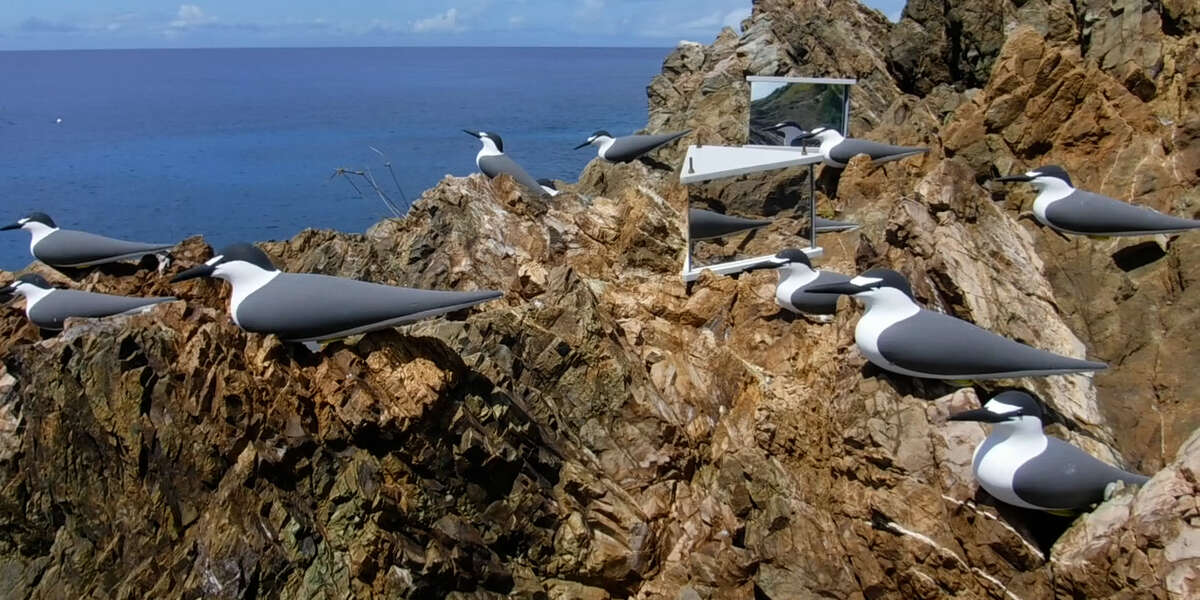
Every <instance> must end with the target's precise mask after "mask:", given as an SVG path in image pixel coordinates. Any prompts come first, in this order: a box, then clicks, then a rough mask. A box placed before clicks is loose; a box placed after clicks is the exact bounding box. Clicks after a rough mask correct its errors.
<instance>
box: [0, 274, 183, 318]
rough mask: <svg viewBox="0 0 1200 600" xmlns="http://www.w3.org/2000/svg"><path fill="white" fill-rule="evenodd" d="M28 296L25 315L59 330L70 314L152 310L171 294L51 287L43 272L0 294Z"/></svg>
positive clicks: (21, 279) (89, 315)
mask: <svg viewBox="0 0 1200 600" xmlns="http://www.w3.org/2000/svg"><path fill="white" fill-rule="evenodd" d="M8 296H21V297H23V298H24V299H25V316H27V317H29V320H30V321H31V322H32V323H33V324H34V325H37V326H38V327H41V328H42V329H49V330H53V331H58V330H60V329H62V328H63V322H64V321H66V320H67V319H68V318H70V317H85V318H98V317H107V316H111V315H120V314H133V313H138V312H142V311H144V310H149V308H150V307H152V306H154V305H155V304H161V303H163V302H171V301H173V300H175V298H171V297H146V298H138V297H132V296H114V295H112V294H98V293H96V292H84V291H81V290H64V289H60V288H55V287H52V286H51V285H50V284H49V283H48V282H47V281H46V280H45V279H44V278H42V276H41V275H37V274H34V273H29V274H25V275H21V276H20V277H17V278H16V280H14V281H13V282H12V283H11V284H9V285H8V286H6V287H4V288H0V297H8Z"/></svg>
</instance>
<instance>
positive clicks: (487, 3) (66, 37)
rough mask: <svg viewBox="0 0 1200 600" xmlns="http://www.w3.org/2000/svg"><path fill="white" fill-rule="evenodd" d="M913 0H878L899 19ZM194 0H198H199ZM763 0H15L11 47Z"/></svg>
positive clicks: (519, 36) (628, 12)
mask: <svg viewBox="0 0 1200 600" xmlns="http://www.w3.org/2000/svg"><path fill="white" fill-rule="evenodd" d="M904 1H905V0H866V3H867V4H868V5H870V6H873V7H875V8H877V9H879V10H880V11H881V12H883V13H884V14H885V15H886V16H888V17H889V18H891V19H892V20H893V21H894V20H897V19H898V18H899V15H900V11H901V9H903V7H904ZM193 2H194V3H193ZM750 2H751V0H425V1H423V2H401V1H396V0H390V1H389V0H373V1H367V0H339V1H337V2H330V1H329V0H190V1H188V2H184V3H180V2H178V1H177V0H175V1H171V0H158V1H156V0H97V1H95V2H79V1H78V0H3V3H2V4H3V5H4V9H3V10H2V11H0V50H60V49H81V48H206V47H260V46H267V47H279V46H655V47H656V46H664V47H665V46H674V45H675V44H676V43H678V42H679V41H680V40H693V41H698V42H704V43H708V42H711V41H712V39H713V38H714V37H715V36H716V35H717V33H719V32H720V31H721V28H722V27H724V26H730V27H733V28H735V29H736V28H737V26H738V23H740V22H741V20H742V19H744V18H745V17H747V16H749V14H750Z"/></svg>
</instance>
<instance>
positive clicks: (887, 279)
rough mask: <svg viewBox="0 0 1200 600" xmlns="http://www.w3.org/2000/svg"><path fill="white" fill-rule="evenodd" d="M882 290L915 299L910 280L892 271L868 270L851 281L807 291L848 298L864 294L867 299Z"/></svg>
mask: <svg viewBox="0 0 1200 600" xmlns="http://www.w3.org/2000/svg"><path fill="white" fill-rule="evenodd" d="M882 289H896V290H900V292H901V293H903V294H904V295H905V296H908V297H909V298H912V297H913V294H912V286H910V285H909V284H908V279H905V277H904V276H903V275H901V274H900V273H898V272H896V271H893V270H891V269H867V270H866V271H864V272H863V274H862V275H859V276H858V277H855V278H854V279H851V280H850V281H846V282H843V283H829V284H825V285H815V286H812V287H810V288H808V290H807V291H809V292H813V293H817V294H845V295H848V296H858V295H860V294H864V295H867V297H874V296H873V294H874V292H876V290H882Z"/></svg>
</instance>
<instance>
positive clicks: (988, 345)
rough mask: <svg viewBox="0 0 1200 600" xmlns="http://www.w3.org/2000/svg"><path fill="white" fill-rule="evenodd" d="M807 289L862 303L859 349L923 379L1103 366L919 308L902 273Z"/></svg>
mask: <svg viewBox="0 0 1200 600" xmlns="http://www.w3.org/2000/svg"><path fill="white" fill-rule="evenodd" d="M807 289H808V292H809V293H814V294H845V295H850V296H853V297H855V298H858V299H860V300H862V301H863V303H864V304H866V312H865V313H863V316H862V318H860V319H859V320H858V325H857V326H855V328H854V341H855V343H856V344H857V345H858V349H859V351H861V352H862V353H863V355H864V356H866V357H867V360H869V361H871V362H872V363H873V364H875V365H876V366H878V367H880V368H882V369H886V370H888V371H891V372H893V373H899V374H901V375H909V376H912V377H922V378H926V379H949V380H977V379H1004V378H1009V377H1030V376H1040V375H1063V374H1068V373H1082V372H1087V371H1098V370H1101V369H1105V368H1107V367H1108V365H1106V364H1104V363H1101V362H1092V361H1088V360H1081V359H1077V358H1070V357H1066V356H1059V355H1057V354H1054V353H1051V352H1047V351H1045V350H1038V349H1037V348H1032V347H1030V346H1026V345H1025V344H1022V343H1019V342H1015V341H1013V340H1010V339H1008V338H1004V337H1001V336H999V335H996V334H994V333H992V332H990V331H987V330H985V329H981V328H979V327H977V326H975V325H972V324H971V323H967V322H966V321H963V320H960V319H958V318H955V317H952V316H950V315H946V314H942V313H939V312H934V311H931V310H926V309H924V308H921V306H920V305H918V304H917V302H916V300H914V299H913V296H912V288H911V287H910V286H909V284H908V280H907V279H905V278H904V276H903V275H901V274H900V273H897V272H896V271H892V270H890V269H870V270H868V271H866V272H864V273H863V274H862V275H859V276H858V277H855V278H854V279H851V280H850V281H847V282H844V283H834V284H828V285H814V286H809V287H808V288H807Z"/></svg>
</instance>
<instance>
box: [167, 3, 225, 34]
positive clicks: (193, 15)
mask: <svg viewBox="0 0 1200 600" xmlns="http://www.w3.org/2000/svg"><path fill="white" fill-rule="evenodd" d="M216 21H217V18H216V17H210V16H208V15H206V14H204V10H203V9H201V8H200V7H199V6H196V5H195V4H180V5H179V12H177V13H176V14H175V20H174V21H171V22H170V23H168V25H169V26H170V27H173V28H175V29H187V28H189V27H200V26H203V25H211V24H212V23H215V22H216Z"/></svg>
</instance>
